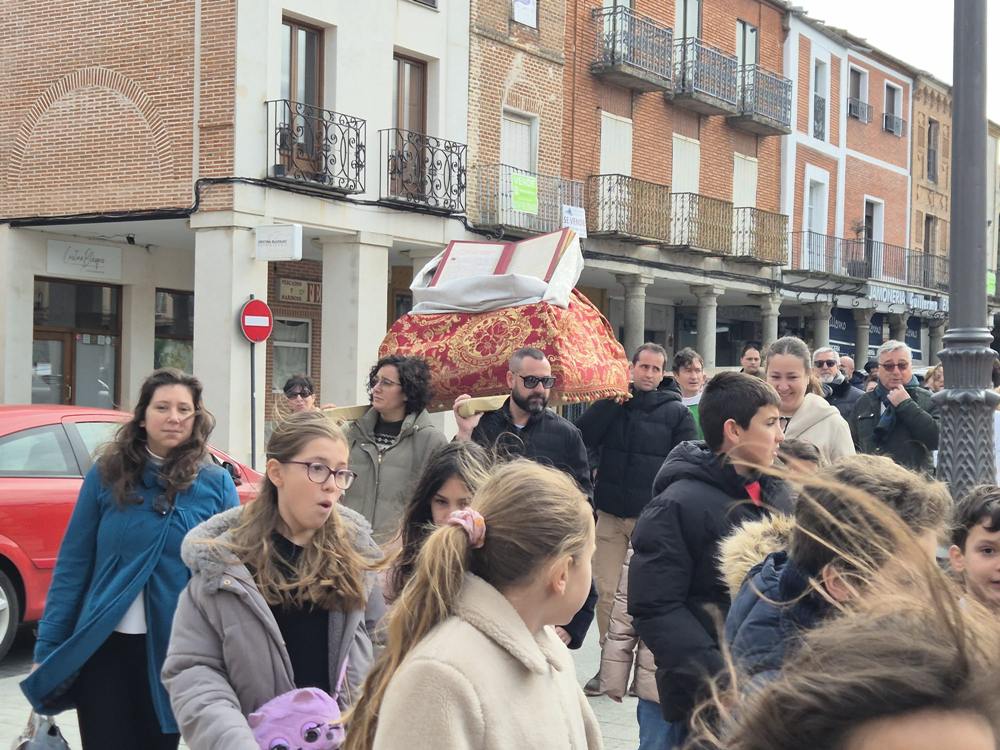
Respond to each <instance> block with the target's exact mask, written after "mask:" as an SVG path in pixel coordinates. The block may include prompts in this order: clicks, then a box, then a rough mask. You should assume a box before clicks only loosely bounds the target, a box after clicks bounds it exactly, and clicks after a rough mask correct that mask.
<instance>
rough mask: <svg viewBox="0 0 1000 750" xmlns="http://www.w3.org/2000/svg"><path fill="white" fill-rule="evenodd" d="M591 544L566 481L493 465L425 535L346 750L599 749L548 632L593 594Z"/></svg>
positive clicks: (585, 518) (569, 668)
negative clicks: (463, 504)
mask: <svg viewBox="0 0 1000 750" xmlns="http://www.w3.org/2000/svg"><path fill="white" fill-rule="evenodd" d="M593 552H594V521H593V515H592V512H591V510H590V506H589V504H588V502H587V499H586V497H585V496H584V495H583V493H581V492H580V490H579V488H578V487H577V485H576V484H575V483H574V482H573V480H572V479H570V478H569V477H567V476H566V475H565V474H563V473H562V472H560V471H557V470H555V469H552V468H549V467H545V466H541V465H539V464H536V463H534V462H531V461H526V460H519V461H514V462H512V463H510V464H506V465H502V466H499V467H497V468H495V469H494V470H493V472H492V474H491V475H490V477H489V478H488V479H487V480H486V481H485V482H484V483H483V484H482V485H480V487H479V489H478V490H477V492H476V494H475V497H474V499H473V502H472V505H471V507H470V508H469V509H465V510H461V511H457V512H455V513H453V514H452V515H451V517H450V518H449V520H448V522H447V523H446V524H445V525H444V526H441V527H440V528H438V529H437V530H436V531H435V532H434V533H433V534H431V535H430V537H428V539H427V541H426V542H425V543H424V545H423V548H422V549H421V551H420V554H419V556H418V558H417V563H416V570H415V571H414V573H413V575H412V577H411V578H410V580H409V582H408V583H407V584H406V586H405V587H404V588H403V591H402V593H401V594H400V597H399V599H398V600H397V601H396V604H395V606H394V608H393V610H392V613H391V614H390V616H389V624H388V645H387V647H386V649H385V651H383V653H382V655H381V656H380V657H379V659H378V661H377V662H376V665H375V667H374V668H373V670H372V672H371V674H370V675H369V676H368V679H367V680H366V681H365V685H364V688H363V694H362V698H361V700H360V702H359V703H358V705H357V707H356V709H355V711H354V714H353V716H352V717H351V718H350V719H349V720H348V721H349V725H348V726H349V729H348V737H347V744H346V745H345V748H346V750H361V749H362V748H363V749H364V750H367V749H368V748H375V749H376V750H390V749H391V750H399V748H406V749H407V750H423V749H424V748H426V749H427V750H431V748H433V749H434V750H448V749H449V748H471V747H475V748H480V749H481V750H510V748H529V747H530V748H549V747H560V748H571V749H572V750H594V749H595V748H600V747H601V734H600V728H599V726H598V724H597V721H596V719H595V717H594V714H593V712H592V711H591V709H590V706H589V705H588V704H587V701H586V699H585V698H584V696H583V691H582V690H581V689H580V687H579V684H578V683H577V678H576V672H575V670H574V668H573V660H572V659H571V658H570V655H569V652H568V651H567V649H566V647H565V646H564V645H563V643H562V641H560V639H559V637H558V636H557V635H556V634H555V632H554V630H553V627H552V626H554V625H556V624H558V623H564V622H568V621H569V620H570V618H572V616H573V615H574V614H575V613H576V611H577V610H579V609H580V607H581V606H582V604H583V602H584V600H585V599H586V598H587V594H588V593H589V591H590V579H591V571H590V558H591V556H592V554H593Z"/></svg>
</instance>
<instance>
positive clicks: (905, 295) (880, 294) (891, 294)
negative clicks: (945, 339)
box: [868, 284, 948, 311]
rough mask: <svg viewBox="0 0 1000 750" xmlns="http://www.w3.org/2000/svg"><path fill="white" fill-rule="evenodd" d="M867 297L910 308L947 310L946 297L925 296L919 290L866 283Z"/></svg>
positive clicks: (875, 300)
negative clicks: (913, 290)
mask: <svg viewBox="0 0 1000 750" xmlns="http://www.w3.org/2000/svg"><path fill="white" fill-rule="evenodd" d="M868 299H870V300H873V301H874V302H884V303H885V304H887V305H906V307H907V308H909V309H910V310H935V311H936V310H944V311H947V310H948V298H947V297H940V298H939V297H925V296H924V295H923V294H920V293H919V292H910V291H907V290H905V289H897V288H896V287H892V286H882V285H881V284H868Z"/></svg>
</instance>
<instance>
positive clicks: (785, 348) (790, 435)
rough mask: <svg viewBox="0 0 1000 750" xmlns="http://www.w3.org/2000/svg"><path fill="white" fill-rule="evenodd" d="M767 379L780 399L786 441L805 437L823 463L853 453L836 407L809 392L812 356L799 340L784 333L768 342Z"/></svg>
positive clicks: (847, 428)
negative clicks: (815, 449) (769, 344)
mask: <svg viewBox="0 0 1000 750" xmlns="http://www.w3.org/2000/svg"><path fill="white" fill-rule="evenodd" d="M765 373H766V380H767V382H768V383H770V384H771V386H772V387H773V388H774V389H775V390H776V391H777V392H778V396H779V397H780V398H781V405H780V406H779V410H780V412H781V426H782V429H783V430H784V433H785V439H786V440H804V441H805V442H807V443H812V444H813V445H815V446H816V448H817V449H818V450H819V453H820V456H821V457H822V460H823V463H830V462H832V461H835V460H836V459H838V458H840V457H841V456H850V455H854V441H853V440H852V439H851V430H850V428H849V427H848V425H847V422H846V421H845V420H844V418H843V417H842V416H841V415H840V412H839V411H838V410H837V407H835V406H831V405H830V404H828V403H827V401H826V399H825V398H823V397H822V396H820V395H817V394H816V393H814V392H811V391H810V381H811V379H812V377H813V374H812V359H811V358H810V357H809V349H808V347H806V345H805V343H804V342H803V341H802V340H801V339H797V338H795V337H794V336H785V337H784V338H780V339H778V340H777V341H775V342H774V343H773V344H771V346H770V347H768V350H767V361H766V363H765Z"/></svg>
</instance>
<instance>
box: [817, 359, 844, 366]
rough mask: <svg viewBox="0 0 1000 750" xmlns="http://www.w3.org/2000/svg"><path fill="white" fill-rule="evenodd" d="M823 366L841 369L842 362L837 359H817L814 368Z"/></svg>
mask: <svg viewBox="0 0 1000 750" xmlns="http://www.w3.org/2000/svg"><path fill="white" fill-rule="evenodd" d="M823 365H826V366H827V367H839V366H840V362H838V361H837V360H835V359H817V360H816V361H815V362H813V366H814V367H822V366H823Z"/></svg>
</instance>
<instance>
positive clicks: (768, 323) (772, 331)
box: [750, 294, 781, 355]
mask: <svg viewBox="0 0 1000 750" xmlns="http://www.w3.org/2000/svg"><path fill="white" fill-rule="evenodd" d="M750 296H751V297H754V298H756V299H758V300H760V302H758V304H759V306H760V323H761V329H762V333H761V336H762V338H761V342H760V345H761V347H763V349H764V350H765V351H766V350H767V347H769V346H770V345H771V344H773V343H774V342H775V341H777V340H778V315H779V313H780V311H781V295H780V294H752V295H750ZM763 354H764V352H763V351H762V352H761V355H763Z"/></svg>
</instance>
